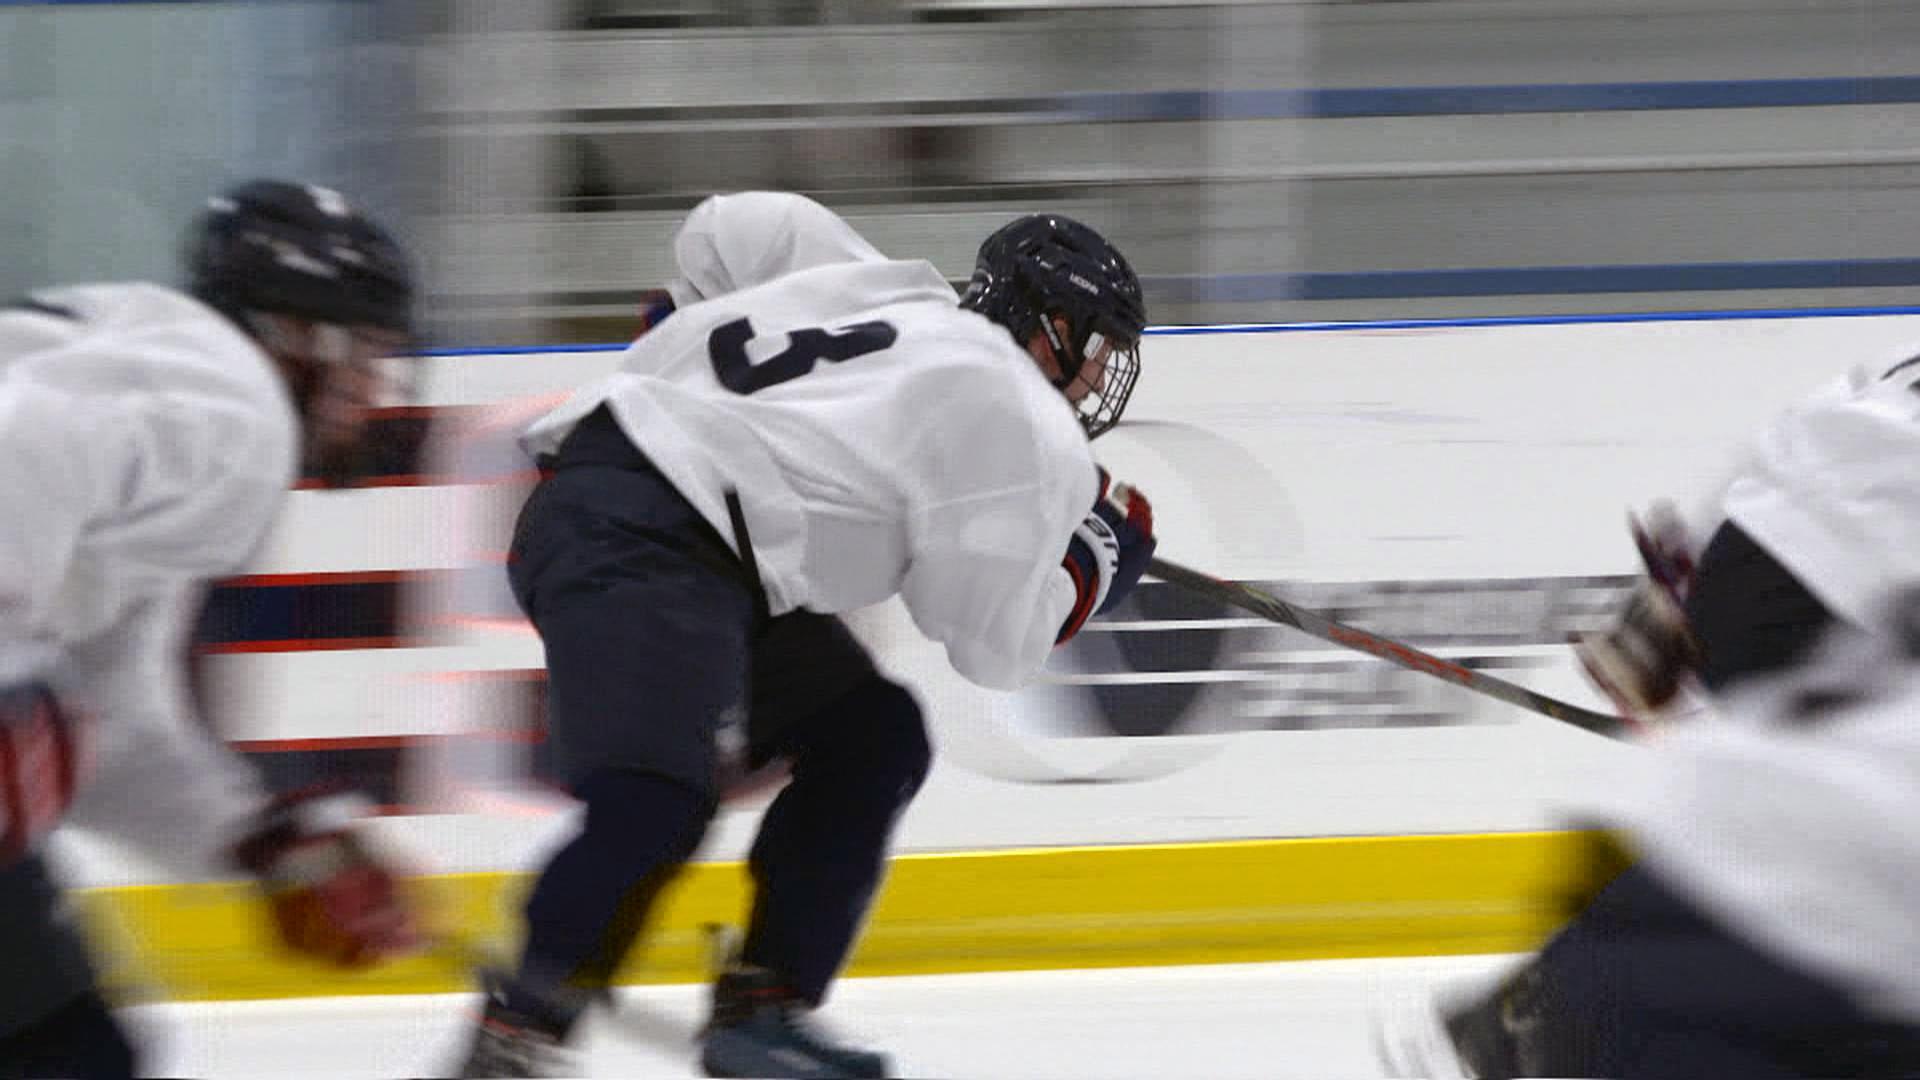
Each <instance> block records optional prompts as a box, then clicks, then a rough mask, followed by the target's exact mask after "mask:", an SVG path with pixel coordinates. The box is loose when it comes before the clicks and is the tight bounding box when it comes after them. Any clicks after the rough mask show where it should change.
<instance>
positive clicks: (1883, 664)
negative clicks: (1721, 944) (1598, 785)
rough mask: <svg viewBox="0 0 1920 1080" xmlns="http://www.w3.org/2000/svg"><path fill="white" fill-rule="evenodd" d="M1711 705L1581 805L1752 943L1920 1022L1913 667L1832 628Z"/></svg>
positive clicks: (1583, 813) (1918, 753)
mask: <svg viewBox="0 0 1920 1080" xmlns="http://www.w3.org/2000/svg"><path fill="white" fill-rule="evenodd" d="M1884 599H1885V598H1883V602H1884ZM1870 618H1871V620H1872V622H1870V625H1873V624H1877V623H1879V622H1881V621H1882V619H1883V615H1882V614H1881V613H1880V612H1879V611H1877V610H1876V612H1875V614H1874V615H1873V616H1871V617H1870ZM1809 692H1812V693H1813V694H1814V699H1815V700H1819V699H1821V698H1825V699H1826V703H1825V704H1820V705H1817V706H1816V707H1814V708H1812V709H1807V708H1804V707H1803V706H1804V704H1805V702H1806V701H1807V700H1808V695H1809ZM1849 699H1851V700H1849ZM1718 714H1719V715H1715V716H1710V717H1706V718H1703V719H1700V720H1697V721H1694V722H1690V723H1688V724H1684V725H1679V726H1676V727H1675V728H1673V729H1671V730H1666V731H1662V732H1661V734H1660V736H1659V737H1658V739H1657V740H1655V741H1654V742H1653V743H1652V744H1651V746H1650V747H1649V748H1648V750H1647V752H1646V753H1645V754H1644V755H1636V757H1635V759H1634V761H1633V762H1632V769H1631V772H1630V773H1628V774H1626V775H1624V776H1622V777H1620V778H1619V780H1620V782H1618V783H1613V784H1609V785H1608V786H1607V787H1606V789H1605V791H1604V792H1601V791H1599V790H1598V789H1596V791H1595V793H1594V794H1593V795H1592V796H1591V797H1590V799H1589V800H1588V803H1587V805H1584V806H1582V807H1581V808H1580V814H1579V816H1580V817H1581V818H1582V819H1583V820H1587V821H1595V822H1599V823H1601V824H1604V825H1607V826H1610V827H1613V828H1617V829H1621V830H1623V831H1624V832H1625V833H1626V834H1627V835H1629V836H1630V838H1631V840H1632V843H1633V846H1634V847H1635V848H1636V849H1638V850H1639V852H1640V853H1641V854H1642V856H1643V858H1644V859H1645V860H1646V862H1647V864H1648V865H1649V866H1650V867H1652V868H1653V869H1654V870H1655V871H1656V872H1658V873H1660V874H1661V876H1662V877H1663V878H1664V879H1665V880H1667V881H1668V882H1670V883H1672V884H1674V885H1675V886H1677V887H1678V888H1679V889H1680V891H1681V892H1683V893H1684V894H1686V895H1687V896H1689V897H1690V898H1691V899H1692V900H1693V901H1694V902H1695V903H1697V904H1698V905H1699V906H1700V907H1701V908H1702V909H1703V910H1705V911H1707V912H1710V913H1712V914H1714V915H1715V916H1717V918H1718V920H1719V921H1720V922H1721V924H1722V925H1724V926H1726V927H1727V928H1728V929H1730V930H1732V931H1734V932H1735V933H1737V934H1739V935H1740V936H1742V937H1744V938H1745V939H1747V940H1748V941H1750V942H1751V943H1753V944H1754V945H1756V946H1757V947H1760V948H1762V949H1764V950H1766V951H1768V952H1769V953H1771V954H1772V955H1774V956H1775V957H1777V958H1780V959H1782V960H1784V961H1786V962H1788V963H1790V964H1792V965H1793V966H1795V967H1797V968H1799V969H1801V970H1804V971H1808V972H1811V973H1813V974H1816V975H1819V976H1823V977H1824V978H1826V979H1827V980H1828V981H1830V982H1831V983H1832V984H1834V985H1836V986H1839V987H1841V988H1843V989H1845V990H1847V991H1849V992H1850V994H1851V995H1852V996H1853V997H1854V998H1856V999H1857V1000H1858V1002H1859V1003H1860V1004H1861V1006H1862V1007H1864V1008H1866V1009H1868V1010H1869V1011H1871V1012H1874V1013H1876V1014H1878V1015H1881V1016H1884V1017H1887V1018H1889V1019H1897V1020H1903V1021H1905V1022H1908V1023H1920V934H1917V933H1915V931H1914V912H1916V911H1920V830H1916V829H1915V828H1914V827H1913V822H1915V821H1920V663H1916V662H1915V661H1914V660H1913V659H1911V658H1904V657H1896V656H1894V655H1892V650H1891V649H1890V648H1889V647H1888V639H1887V638H1886V637H1885V636H1869V635H1867V634H1863V633H1860V632H1858V631H1852V632H1849V633H1846V634H1844V635H1836V638H1835V640H1832V641H1829V642H1827V643H1826V647H1825V648H1824V650H1823V651H1822V652H1821V654H1820V655H1819V656H1817V657H1816V658H1815V659H1813V660H1812V661H1810V662H1809V663H1808V664H1806V665H1804V666H1801V667H1797V668H1795V669H1793V670H1791V671H1789V672H1787V673H1785V674H1784V675H1781V676H1776V677H1774V678H1771V679H1766V680H1756V681H1755V682H1754V683H1753V684H1752V685H1751V686H1749V687H1747V688H1745V689H1743V690H1741V691H1739V692H1737V693H1736V694H1734V695H1731V696H1730V697H1729V698H1728V699H1726V700H1724V701H1722V702H1720V703H1719V709H1718Z"/></svg>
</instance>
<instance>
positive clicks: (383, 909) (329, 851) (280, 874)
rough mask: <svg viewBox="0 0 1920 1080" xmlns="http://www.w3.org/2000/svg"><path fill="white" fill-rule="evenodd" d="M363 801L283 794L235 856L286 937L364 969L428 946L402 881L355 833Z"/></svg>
mask: <svg viewBox="0 0 1920 1080" xmlns="http://www.w3.org/2000/svg"><path fill="white" fill-rule="evenodd" d="M356 801H357V800H354V799H351V798H349V797H346V796H343V795H339V794H334V795H322V794H313V793H300V794H295V795H290V796H281V797H280V798H276V799H275V800H273V802H272V803H271V804H269V805H268V807H267V808H266V810H265V811H263V812H262V813H261V815H260V820H259V823H258V825H257V827H256V828H255V829H254V831H253V832H252V833H251V834H250V835H249V836H248V837H247V838H246V839H245V840H242V841H241V842H240V843H239V844H238V845H236V846H235V848H234V861H235V862H237V863H238V864H239V865H240V866H241V867H243V868H245V869H246V870H247V871H249V872H250V873H252V874H253V875H254V877H255V878H256V879H257V880H258V881H259V883H260V887H261V889H262V891H263V892H264V893H265V894H266V900H267V905H268V907H269V908H270V910H271V912H272V916H273V922H274V927H275V929H276V930H278V931H279V934H280V938H281V941H282V942H283V943H284V944H285V945H286V946H287V947H288V948H290V949H292V950H294V951H296V952H300V953H304V954H306V955H309V956H313V957H316V958H319V959H321V960H325V961H327V962H329V963H332V964H335V965H337V966H340V967H363V966H365V965H368V964H371V963H374V962H375V961H378V960H381V959H384V958H386V957H390V956H395V955H399V954H402V953H406V952H411V951H413V950H414V949H416V948H418V946H419V943H420V933H419V927H418V925H417V923H416V921H415V918H414V914H413V912H412V910H411V909H410V908H409V907H408V905H407V904H406V902H405V901H404V900H403V898H402V896H401V893H400V888H399V881H398V879H397V878H396V877H395V875H394V873H393V871H392V870H391V869H390V868H388V867H387V866H386V865H385V864H384V863H383V862H382V861H381V860H380V859H378V858H377V857H375V856H374V854H373V853H372V852H371V851H369V850H368V848H367V846H366V844H365V843H364V842H363V841H362V840H361V839H360V838H359V837H358V836H356V835H355V834H354V832H353V831H352V828H353V826H352V825H351V824H350V822H351V821H352V819H353V818H354V817H357V816H358V811H357V809H356V808H355V807H354V806H353V805H352V804H353V803H354V802H356Z"/></svg>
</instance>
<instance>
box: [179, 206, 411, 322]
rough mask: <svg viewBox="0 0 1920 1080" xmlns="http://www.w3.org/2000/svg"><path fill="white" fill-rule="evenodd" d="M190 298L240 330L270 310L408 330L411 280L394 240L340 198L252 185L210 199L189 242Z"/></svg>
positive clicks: (304, 317)
mask: <svg viewBox="0 0 1920 1080" xmlns="http://www.w3.org/2000/svg"><path fill="white" fill-rule="evenodd" d="M187 273H188V276H189V282H188V286H187V291H189V292H191V293H192V294H193V295H194V296H195V297H197V298H199V299H200V300H201V301H203V302H204V303H206V304H207V305H208V306H210V307H212V308H214V309H216V310H218V311H220V312H223V313H224V314H226V315H227V316H228V317H229V318H232V319H234V320H235V321H236V322H238V323H240V324H241V325H242V326H243V327H249V329H250V328H251V326H250V322H249V320H248V319H247V317H246V316H247V314H248V313H250V312H269V313H275V314H281V315H292V316H297V317H299V318H303V319H310V320H312V321H314V322H318V323H331V324H334V325H338V326H346V327H357V326H370V327H375V328H378V329H380V330H385V331H390V332H392V333H396V334H401V335H410V334H411V333H412V330H413V298H414V283H413V274H412V272H411V270H409V268H408V266H407V260H406V256H405V255H404V254H403V253H402V252H401V250H400V246H399V245H398V244H397V243H395V242H394V240H393V237H391V236H390V235H388V234H387V232H386V230H385V229H382V228H381V227H380V226H379V225H377V224H375V223H374V222H373V221H372V220H370V219H369V218H367V217H366V216H365V215H364V214H362V213H361V212H360V211H358V210H356V209H355V208H354V207H353V206H352V205H350V204H349V203H348V202H347V200H346V199H345V198H344V197H343V196H341V195H340V193H339V192H337V191H334V190H333V189H331V188H324V187H318V186H315V185H311V184H294V183H288V182H285V181H281V180H251V181H248V182H246V183H244V184H240V185H238V186H237V187H234V188H231V189H229V190H228V191H226V192H224V193H223V194H220V195H217V196H215V197H214V198H212V199H209V200H207V207H206V212H205V213H204V214H203V215H201V217H200V220H199V222H198V223H197V224H196V226H195V227H194V229H193V232H192V233H191V235H190V236H189V240H188V251H187Z"/></svg>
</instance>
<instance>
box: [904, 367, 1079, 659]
mask: <svg viewBox="0 0 1920 1080" xmlns="http://www.w3.org/2000/svg"><path fill="white" fill-rule="evenodd" d="M976 419H977V420H979V421H982V422H976V423H960V424H948V425H943V427H945V428H946V429H947V430H949V431H951V432H952V433H953V435H952V437H951V438H950V440H941V441H940V442H939V443H937V444H936V445H935V446H933V447H924V448H923V449H922V453H931V454H933V455H934V456H935V459H937V460H938V461H940V462H941V464H939V465H934V466H930V471H933V472H934V473H935V474H936V475H937V476H938V481H937V482H936V484H935V486H934V488H933V490H932V491H930V492H929V493H928V495H927V497H925V498H923V499H922V500H921V501H920V502H919V505H918V507H917V508H916V510H915V512H914V516H913V523H912V525H911V527H910V529H909V533H910V535H911V537H912V545H913V551H912V561H911V563H910V565H909V568H908V572H907V576H906V580H905V582H904V583H903V584H902V587H901V597H902V598H903V599H904V600H905V602H906V605H907V610H908V611H909V612H910V613H911V614H912V616H913V620H914V623H915V624H916V625H917V626H918V627H919V628H920V631H921V633H923V634H926V635H927V636H928V637H930V638H932V639H934V640H935V641H938V642H940V643H941V644H942V645H944V646H945V647H946V651H947V658H948V660H949V661H951V662H952V664H953V666H954V669H955V670H956V671H958V672H960V674H961V675H963V676H965V677H966V678H967V679H968V680H970V681H972V682H975V683H978V684H980V685H981V686H986V687H990V688H993V689H996V690H1012V689H1016V688H1018V687H1020V686H1021V685H1023V684H1025V683H1026V682H1027V681H1028V680H1029V679H1031V678H1032V677H1033V676H1034V675H1035V674H1037V673H1038V672H1039V670H1040V668H1041V666H1042V665H1043V664H1044V663H1045V662H1046V659H1047V656H1048V655H1049V654H1050V653H1051V652H1052V651H1053V645H1054V641H1055V640H1056V638H1057V637H1058V635H1059V632H1060V627H1061V625H1062V624H1063V623H1064V622H1065V621H1066V618H1067V615H1068V613H1069V612H1070V611H1071V610H1072V608H1073V604H1074V600H1075V597H1076V595H1077V594H1076V590H1075V588H1074V584H1073V579H1072V577H1071V576H1069V574H1068V573H1067V571H1066V569H1065V568H1064V567H1063V566H1062V559H1063V558H1064V556H1065V554H1066V550H1067V542H1068V540H1069V539H1070V538H1071V537H1072V535H1073V530H1074V528H1075V526H1077V525H1078V524H1079V522H1080V519H1081V518H1083V517H1084V516H1086V513H1087V509H1088V508H1089V507H1091V506H1092V505H1093V499H1094V492H1095V488H1096V486H1097V483H1098V481H1097V478H1096V473H1095V469H1094V464H1093V458H1092V455H1091V453H1090V452H1089V451H1088V449H1087V446H1086V441H1085V439H1084V438H1078V439H1069V438H1065V437H1063V436H1062V434H1061V433H1055V432H1052V431H1051V430H1046V429H1036V428H1034V426H1033V425H1032V424H1030V423H1026V424H1023V421H1026V420H1027V419H1028V414H1027V413H1026V412H1025V411H1024V410H1022V409H1019V408H1016V407H1013V406H1011V405H1004V406H1003V407H1000V408H998V409H989V410H986V411H984V412H981V413H979V414H977V415H976ZM1023 426H1024V427H1025V428H1027V430H1022V427H1023ZM1064 434H1065V435H1068V436H1071V435H1077V429H1075V430H1071V431H1066V432H1064Z"/></svg>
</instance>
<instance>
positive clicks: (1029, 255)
mask: <svg viewBox="0 0 1920 1080" xmlns="http://www.w3.org/2000/svg"><path fill="white" fill-rule="evenodd" d="M960 306H961V307H964V308H967V309H968V310H971V311H977V312H979V313H980V314H982V315H985V316H986V317H987V318H989V319H992V320H993V321H994V322H997V323H999V324H1000V325H1002V326H1004V327H1006V328H1007V329H1008V330H1009V331H1011V332H1012V334H1013V336H1014V339H1015V340H1016V341H1019V342H1020V343H1021V344H1022V345H1025V344H1026V342H1027V341H1028V340H1030V339H1031V338H1032V337H1033V335H1034V334H1035V333H1040V334H1044V335H1046V338H1047V342H1048V344H1049V345H1051V346H1052V348H1053V353H1054V356H1056V357H1058V358H1059V361H1060V372H1061V374H1060V378H1059V380H1057V381H1056V382H1055V384H1054V385H1055V386H1058V387H1059V388H1060V389H1061V390H1063V391H1064V390H1066V389H1067V388H1068V387H1069V386H1071V385H1072V383H1073V380H1074V379H1075V377H1077V376H1078V375H1079V374H1080V369H1081V368H1082V367H1084V366H1085V364H1086V362H1087V360H1088V358H1089V357H1093V356H1097V355H1098V354H1100V353H1101V352H1102V351H1103V350H1105V351H1107V369H1106V377H1105V380H1104V382H1103V383H1102V384H1101V386H1100V388H1099V389H1098V390H1096V391H1094V392H1092V393H1090V394H1088V395H1087V396H1086V397H1085V398H1083V399H1081V400H1080V401H1079V402H1078V403H1076V404H1075V406H1074V408H1075V410H1076V411H1077V412H1078V413H1079V415H1080V424H1081V426H1082V427H1084V428H1085V429H1086V431H1087V437H1088V438H1089V439H1092V438H1098V437H1099V436H1100V435H1102V434H1103V433H1105V432H1106V431H1107V430H1108V429H1110V428H1112V427H1113V425H1114V424H1116V423H1118V422H1119V420H1120V414H1121V412H1122V411H1124V410H1125V409H1126V407H1127V398H1128V397H1129V396H1131V395H1132V393H1133V384H1134V380H1135V379H1137V378H1138V377H1139V375H1140V334H1141V332H1142V331H1143V330H1145V329H1146V325H1147V312H1146V304H1145V302H1144V301H1143V300H1142V299H1141V296H1140V279H1139V278H1138V277H1137V276H1135V274H1134V272H1133V267H1131V266H1129V265H1127V260H1126V258H1125V257H1124V256H1122V255H1121V254H1120V252H1119V249H1117V248H1115V247H1114V246H1113V245H1112V244H1110V243H1108V242H1107V241H1106V238H1104V237H1102V236H1101V235H1100V234H1099V233H1097V232H1095V231H1093V230H1092V229H1090V228H1088V227H1087V226H1085V225H1082V224H1081V223H1079V222H1078V221H1075V220H1073V219H1072V218H1070V217H1066V216H1065V215H1062V214H1028V215H1027V216H1025V217H1021V218H1016V219H1014V220H1013V221H1011V222H1009V223H1008V224H1006V225H1004V226H1002V227H1001V228H1000V229H998V230H997V231H995V232H994V234H993V235H992V236H989V237H987V239H986V241H985V242H984V243H982V244H981V245H980V254H979V256H978V257H977V258H976V259H975V261H974V269H973V279H972V280H971V281H970V282H968V283H967V291H966V294H965V295H964V296H962V297H961V299H960ZM1049 316H1058V317H1060V318H1062V319H1064V320H1065V321H1066V324H1067V334H1066V336H1065V337H1064V338H1062V337H1061V336H1060V334H1059V332H1058V330H1057V328H1056V327H1055V326H1054V322H1053V319H1052V318H1050V317H1049Z"/></svg>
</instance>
